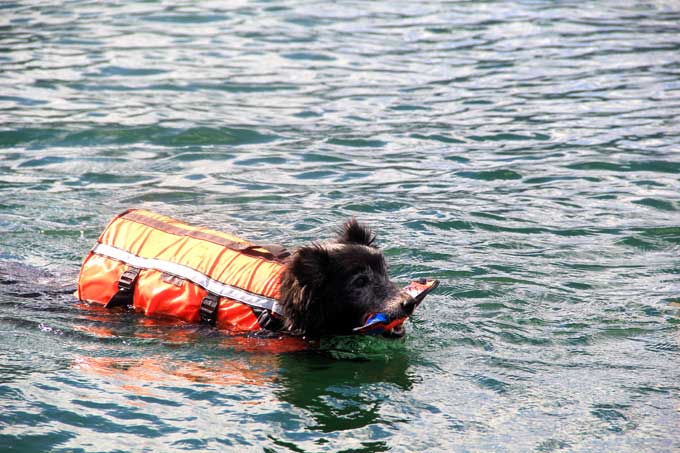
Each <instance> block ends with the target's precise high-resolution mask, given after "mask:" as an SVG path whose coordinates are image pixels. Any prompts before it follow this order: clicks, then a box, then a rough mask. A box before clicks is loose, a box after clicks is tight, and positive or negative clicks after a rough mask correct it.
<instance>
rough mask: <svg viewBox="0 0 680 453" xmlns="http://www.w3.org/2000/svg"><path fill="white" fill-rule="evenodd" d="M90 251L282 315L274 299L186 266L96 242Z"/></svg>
mask: <svg viewBox="0 0 680 453" xmlns="http://www.w3.org/2000/svg"><path fill="white" fill-rule="evenodd" d="M92 252H94V253H96V254H98V255H102V256H106V257H109V258H113V259H114V260H118V261H123V262H124V263H127V264H129V265H131V266H134V267H138V268H140V269H156V270H159V271H161V272H167V273H168V274H172V275H176V276H178V277H181V278H184V279H186V280H189V281H191V282H194V283H196V284H197V285H199V286H202V287H203V288H205V289H206V290H207V291H209V292H211V293H215V294H217V295H220V296H223V297H228V298H229V299H233V300H235V301H237V302H243V303H244V304H248V305H251V306H253V307H259V308H266V309H267V310H271V311H273V312H274V313H276V314H278V315H281V316H283V312H282V310H281V307H279V304H278V302H277V301H276V299H271V298H269V297H265V296H260V295H257V294H253V293H250V292H248V291H246V290H244V289H241V288H238V287H236V286H230V285H225V284H224V283H221V282H218V281H217V280H214V279H212V278H210V277H208V276H207V275H205V274H203V273H201V272H199V271H197V270H195V269H192V268H190V267H188V266H184V265H182V264H177V263H171V262H170V261H164V260H158V259H155V258H142V257H141V256H137V255H133V254H132V253H130V252H127V251H125V250H121V249H119V248H116V247H111V246H110V245H106V244H99V243H98V244H97V245H95V246H94V248H93V249H92Z"/></svg>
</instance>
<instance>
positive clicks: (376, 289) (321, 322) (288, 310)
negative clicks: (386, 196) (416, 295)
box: [280, 219, 412, 337]
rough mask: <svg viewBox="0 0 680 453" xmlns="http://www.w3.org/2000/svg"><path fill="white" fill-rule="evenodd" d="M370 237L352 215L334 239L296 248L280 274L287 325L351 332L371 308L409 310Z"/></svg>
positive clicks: (305, 330)
mask: <svg viewBox="0 0 680 453" xmlns="http://www.w3.org/2000/svg"><path fill="white" fill-rule="evenodd" d="M374 242H375V235H374V234H373V232H371V230H370V229H368V228H367V227H366V226H364V225H361V224H359V223H358V222H357V221H356V220H355V219H351V220H349V221H348V222H347V223H346V224H345V225H344V226H343V228H342V229H341V231H340V232H339V234H338V237H337V238H336V239H335V240H334V241H331V242H326V243H318V244H312V245H310V246H306V247H301V248H299V249H297V250H296V251H295V252H294V253H293V255H292V256H291V257H290V258H289V259H288V261H287V263H286V264H287V266H286V270H285V271H284V273H283V275H282V278H281V298H280V304H281V306H282V308H283V311H284V314H285V317H286V327H287V328H288V329H290V330H291V331H293V332H296V333H299V334H303V335H307V336H310V337H319V336H322V335H334V334H349V333H352V329H353V328H355V327H359V326H361V325H362V324H363V323H364V321H365V320H366V317H367V316H368V315H369V314H371V313H375V312H384V313H387V314H388V315H389V316H390V317H392V318H397V317H403V316H407V315H408V314H410V313H408V312H407V310H408V309H405V308H404V302H405V301H406V300H407V299H409V296H408V295H406V294H405V293H403V292H402V291H400V290H399V289H398V288H397V286H396V285H395V284H394V283H393V282H392V281H390V279H389V277H388V276H387V264H386V263H385V257H384V256H383V254H382V252H380V250H378V248H377V247H376V246H375V245H374ZM411 311H412V308H411Z"/></svg>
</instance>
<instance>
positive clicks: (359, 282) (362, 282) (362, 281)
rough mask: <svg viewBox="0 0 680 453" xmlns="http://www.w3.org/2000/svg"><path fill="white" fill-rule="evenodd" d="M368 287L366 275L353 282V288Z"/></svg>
mask: <svg viewBox="0 0 680 453" xmlns="http://www.w3.org/2000/svg"><path fill="white" fill-rule="evenodd" d="M366 285H368V277H366V276H365V275H360V276H358V277H357V278H355V279H354V281H353V282H352V286H354V287H355V288H362V287H364V286H366Z"/></svg>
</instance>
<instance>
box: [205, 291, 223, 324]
mask: <svg viewBox="0 0 680 453" xmlns="http://www.w3.org/2000/svg"><path fill="white" fill-rule="evenodd" d="M219 304H220V296H218V295H217V294H214V293H208V294H206V295H205V297H204V298H203V300H202V301H201V310H200V316H201V321H203V322H205V323H208V324H210V325H214V324H215V321H216V320H217V307H218V306H219Z"/></svg>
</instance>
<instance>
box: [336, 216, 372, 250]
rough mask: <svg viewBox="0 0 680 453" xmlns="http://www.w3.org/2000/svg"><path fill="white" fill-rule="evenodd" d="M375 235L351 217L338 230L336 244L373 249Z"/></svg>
mask: <svg viewBox="0 0 680 453" xmlns="http://www.w3.org/2000/svg"><path fill="white" fill-rule="evenodd" d="M374 241H375V234H373V232H372V231H371V229H370V228H368V227H367V226H366V225H362V224H361V223H359V222H357V219H355V218H354V217H352V218H351V219H349V220H348V221H347V222H346V223H345V224H344V225H343V227H342V230H340V234H339V235H338V242H341V243H345V244H360V245H366V246H369V247H374V245H373V242H374Z"/></svg>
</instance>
